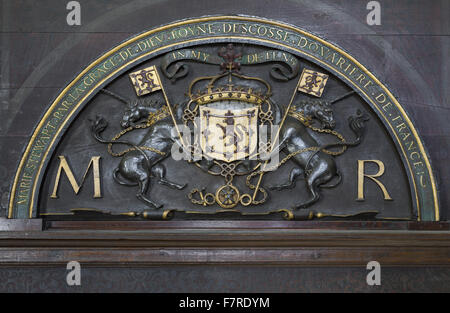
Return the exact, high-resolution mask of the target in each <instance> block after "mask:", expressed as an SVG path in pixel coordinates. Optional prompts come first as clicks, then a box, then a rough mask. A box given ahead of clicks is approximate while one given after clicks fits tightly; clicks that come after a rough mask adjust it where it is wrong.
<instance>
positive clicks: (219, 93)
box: [188, 73, 271, 105]
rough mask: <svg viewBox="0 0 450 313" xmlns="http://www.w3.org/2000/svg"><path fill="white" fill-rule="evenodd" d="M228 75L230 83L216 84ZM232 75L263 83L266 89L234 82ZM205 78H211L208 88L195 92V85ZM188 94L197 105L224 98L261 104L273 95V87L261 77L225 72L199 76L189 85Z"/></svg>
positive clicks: (244, 79) (243, 79) (242, 79)
mask: <svg viewBox="0 0 450 313" xmlns="http://www.w3.org/2000/svg"><path fill="white" fill-rule="evenodd" d="M227 75H228V83H227V84H225V85H220V86H216V82H217V81H218V80H219V79H220V78H223V77H225V76H227ZM232 77H236V78H238V79H240V80H241V81H254V82H257V83H258V84H259V85H261V87H262V86H264V87H265V88H266V91H265V92H263V91H262V90H257V89H256V88H258V87H256V88H255V87H248V86H242V85H238V84H236V83H235V82H233V80H232ZM205 80H209V83H208V85H207V86H206V89H204V90H200V91H199V92H197V93H195V94H194V93H193V89H194V86H195V85H196V84H197V83H198V82H200V81H205ZM188 96H189V98H190V99H191V102H195V103H196V104H197V105H204V104H208V103H211V102H216V101H222V100H236V101H243V102H248V103H253V104H257V105H261V104H263V103H264V102H266V101H267V100H268V98H269V97H270V96H271V88H270V85H269V84H268V83H267V82H266V81H264V80H263V79H261V78H257V77H248V76H243V75H240V74H237V73H225V74H221V75H216V76H209V77H199V78H197V79H195V80H194V81H192V83H191V85H190V86H189V93H188Z"/></svg>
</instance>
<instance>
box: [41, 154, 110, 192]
mask: <svg viewBox="0 0 450 313" xmlns="http://www.w3.org/2000/svg"><path fill="white" fill-rule="evenodd" d="M58 158H59V167H58V172H57V174H56V179H55V185H54V187H53V192H52V195H51V196H50V198H54V199H56V198H58V195H57V192H58V186H59V181H60V179H61V172H62V171H64V172H65V173H66V176H67V178H68V179H69V182H70V185H71V186H72V188H73V191H75V194H78V192H79V191H80V188H81V186H83V183H84V180H85V178H86V175H87V173H88V172H89V169H90V168H91V165H92V170H93V174H94V198H101V197H102V194H101V188H100V166H99V164H100V158H101V157H100V156H94V157H92V158H91V161H90V162H89V165H88V167H87V169H86V171H85V172H84V175H83V179H82V180H81V184H80V185H78V183H77V180H76V179H75V176H74V175H73V172H72V170H71V169H70V166H69V164H68V163H67V160H66V158H65V157H64V156H63V155H60V156H58Z"/></svg>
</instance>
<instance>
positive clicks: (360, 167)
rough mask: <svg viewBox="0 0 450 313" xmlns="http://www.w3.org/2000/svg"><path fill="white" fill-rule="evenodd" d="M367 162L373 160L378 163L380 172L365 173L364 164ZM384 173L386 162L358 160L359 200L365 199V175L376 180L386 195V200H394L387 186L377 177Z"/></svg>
mask: <svg viewBox="0 0 450 313" xmlns="http://www.w3.org/2000/svg"><path fill="white" fill-rule="evenodd" d="M366 162H373V163H376V164H377V165H378V172H377V173H376V174H365V173H364V165H365V163H366ZM383 174H384V163H383V162H382V161H380V160H358V198H357V199H356V200H357V201H364V177H367V178H370V179H371V180H372V181H374V182H375V183H376V184H377V185H378V187H380V189H381V191H382V192H383V195H384V200H392V198H391V196H390V195H389V193H388V191H387V189H386V187H385V186H384V185H383V183H382V182H380V181H379V180H378V179H376V177H380V176H381V175H383Z"/></svg>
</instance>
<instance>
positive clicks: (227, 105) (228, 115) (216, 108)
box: [200, 101, 258, 162]
mask: <svg viewBox="0 0 450 313" xmlns="http://www.w3.org/2000/svg"><path fill="white" fill-rule="evenodd" d="M200 136H201V137H200V146H201V148H202V151H203V153H204V155H205V156H207V157H208V158H212V159H215V160H221V161H225V162H232V161H236V160H242V159H244V158H246V157H248V156H249V155H251V154H254V153H255V152H256V149H257V146H258V145H257V142H258V107H257V106H254V105H251V104H247V103H245V102H239V101H219V102H214V103H210V104H209V105H205V106H201V107H200Z"/></svg>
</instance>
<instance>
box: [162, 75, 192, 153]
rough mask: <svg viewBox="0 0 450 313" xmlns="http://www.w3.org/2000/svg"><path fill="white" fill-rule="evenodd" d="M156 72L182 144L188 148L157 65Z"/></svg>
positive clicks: (184, 147)
mask: <svg viewBox="0 0 450 313" xmlns="http://www.w3.org/2000/svg"><path fill="white" fill-rule="evenodd" d="M155 73H156V76H158V81H159V84H160V86H161V91H162V93H163V96H164V100H165V101H166V105H167V107H168V109H169V113H170V116H171V117H172V121H173V124H174V125H175V129H176V130H177V133H178V136H179V137H180V141H181V144H182V145H183V150H185V149H186V144H185V142H184V140H183V137H182V136H181V132H180V129H179V128H178V124H177V120H176V118H175V115H174V113H173V110H172V106H171V105H170V102H169V98H167V94H166V91H165V89H164V85H163V83H162V80H161V77H160V76H159V72H158V69H157V68H156V66H155Z"/></svg>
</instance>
